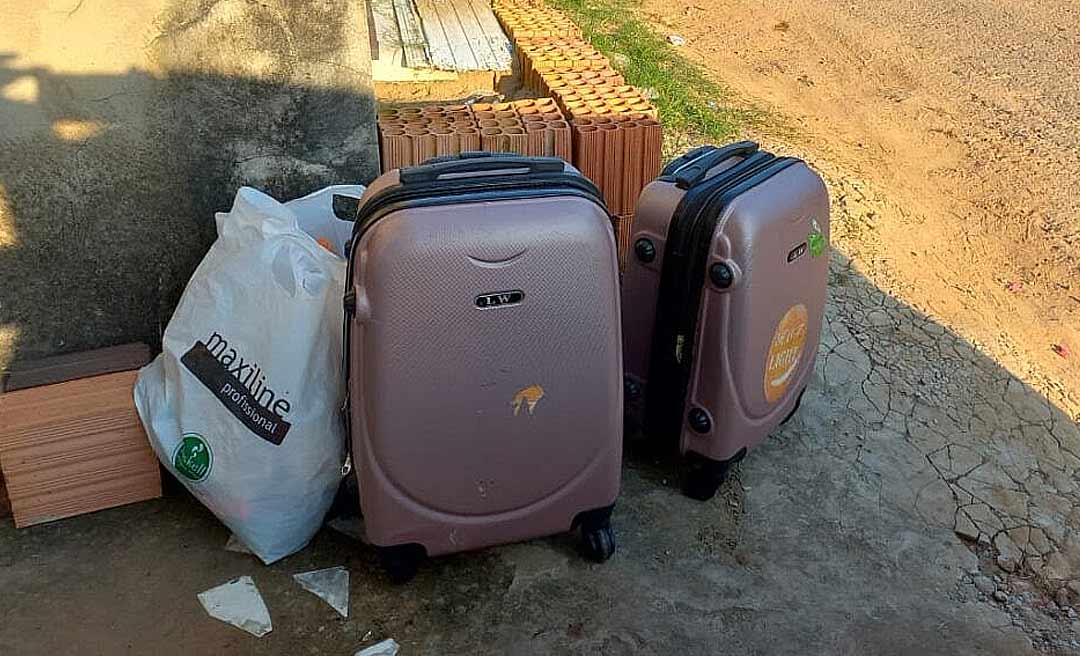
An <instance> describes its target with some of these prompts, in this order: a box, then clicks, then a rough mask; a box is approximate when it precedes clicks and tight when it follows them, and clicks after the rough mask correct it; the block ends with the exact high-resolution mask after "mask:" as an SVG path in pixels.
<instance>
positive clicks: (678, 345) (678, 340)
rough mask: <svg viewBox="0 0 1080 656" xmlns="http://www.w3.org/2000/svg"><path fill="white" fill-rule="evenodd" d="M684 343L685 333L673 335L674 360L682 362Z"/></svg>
mask: <svg viewBox="0 0 1080 656" xmlns="http://www.w3.org/2000/svg"><path fill="white" fill-rule="evenodd" d="M685 344H686V335H681V334H680V335H678V336H677V337H675V362H676V363H678V364H682V357H683V346H684V345H685Z"/></svg>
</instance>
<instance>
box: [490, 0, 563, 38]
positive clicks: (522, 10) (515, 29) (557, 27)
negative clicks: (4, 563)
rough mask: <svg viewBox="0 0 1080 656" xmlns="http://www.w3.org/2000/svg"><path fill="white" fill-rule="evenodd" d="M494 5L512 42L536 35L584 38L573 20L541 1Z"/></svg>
mask: <svg viewBox="0 0 1080 656" xmlns="http://www.w3.org/2000/svg"><path fill="white" fill-rule="evenodd" d="M492 7H493V8H494V9H495V15H496V16H497V17H498V19H499V23H501V24H502V27H503V30H504V31H505V32H506V35H507V36H508V37H510V40H512V41H517V40H519V39H525V38H536V37H557V38H568V39H580V38H581V30H580V29H579V28H578V26H577V25H575V24H574V22H573V21H572V20H570V19H569V18H567V17H566V15H565V14H563V13H562V12H560V11H558V10H557V9H550V8H549V7H547V6H546V5H544V3H543V2H541V1H540V0H495V1H494V2H493V3H492Z"/></svg>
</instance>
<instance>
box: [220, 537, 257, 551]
mask: <svg viewBox="0 0 1080 656" xmlns="http://www.w3.org/2000/svg"><path fill="white" fill-rule="evenodd" d="M225 551H232V552H233V553H242V554H248V555H252V556H254V555H255V554H253V553H251V549H248V547H247V545H246V544H244V543H243V542H241V541H240V538H238V537H236V533H230V534H229V541H228V542H226V543H225Z"/></svg>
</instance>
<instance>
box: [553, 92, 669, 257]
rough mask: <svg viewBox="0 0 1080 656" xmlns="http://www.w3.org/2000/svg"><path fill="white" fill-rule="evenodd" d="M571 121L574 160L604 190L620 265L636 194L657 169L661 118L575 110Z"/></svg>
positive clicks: (628, 243)
mask: <svg viewBox="0 0 1080 656" xmlns="http://www.w3.org/2000/svg"><path fill="white" fill-rule="evenodd" d="M571 123H572V125H573V129H574V159H573V162H574V166H576V167H577V168H578V170H579V171H581V173H582V174H583V175H585V177H587V178H589V179H590V180H592V181H593V182H594V183H595V184H596V186H597V187H599V188H600V190H601V191H602V192H603V194H604V202H605V203H606V204H607V206H608V211H609V212H611V215H612V222H613V223H614V226H615V236H616V241H617V242H618V245H619V262H620V263H621V264H623V265H625V263H626V258H627V256H628V248H629V245H630V230H631V225H630V224H631V222H632V221H633V216H634V210H635V208H636V205H637V199H638V195H639V194H640V193H641V190H642V188H644V187H645V185H647V184H648V183H649V182H652V180H653V178H655V177H656V176H657V175H659V173H660V164H661V152H660V148H661V145H662V141H663V133H662V131H661V128H660V123H659V122H658V121H657V120H656V119H655V118H653V117H651V116H649V115H647V114H644V113H641V112H631V113H618V114H611V115H605V116H579V117H577V118H574V119H573V120H572V121H571Z"/></svg>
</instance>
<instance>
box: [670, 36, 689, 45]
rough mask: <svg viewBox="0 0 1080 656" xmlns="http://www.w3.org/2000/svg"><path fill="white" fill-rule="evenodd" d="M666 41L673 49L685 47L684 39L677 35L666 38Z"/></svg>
mask: <svg viewBox="0 0 1080 656" xmlns="http://www.w3.org/2000/svg"><path fill="white" fill-rule="evenodd" d="M667 40H668V43H670V44H671V45H673V46H675V47H679V46H685V45H686V39H685V38H684V37H681V36H679V35H678V34H672V35H670V36H668V38H667Z"/></svg>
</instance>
